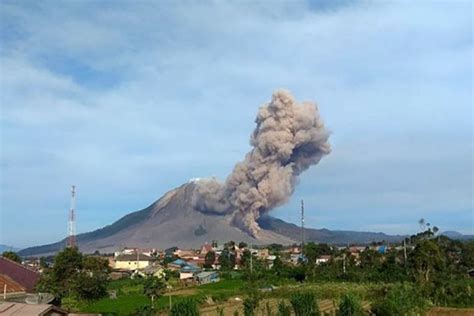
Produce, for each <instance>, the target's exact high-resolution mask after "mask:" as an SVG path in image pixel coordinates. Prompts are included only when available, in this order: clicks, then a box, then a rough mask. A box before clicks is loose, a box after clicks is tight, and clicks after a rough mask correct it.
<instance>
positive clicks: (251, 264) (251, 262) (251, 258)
mask: <svg viewBox="0 0 474 316" xmlns="http://www.w3.org/2000/svg"><path fill="white" fill-rule="evenodd" d="M252 273H253V253H252V244H250V274H252Z"/></svg>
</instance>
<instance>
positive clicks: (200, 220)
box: [20, 182, 295, 256]
mask: <svg viewBox="0 0 474 316" xmlns="http://www.w3.org/2000/svg"><path fill="white" fill-rule="evenodd" d="M193 190H194V183H192V182H190V183H187V184H185V185H183V186H181V187H179V188H177V189H174V190H172V191H169V192H168V193H166V194H165V195H164V196H163V197H162V198H160V199H159V200H158V201H156V202H155V203H153V204H152V205H150V206H149V207H147V208H145V209H143V210H141V211H137V212H134V213H130V214H128V215H126V216H124V217H122V218H121V219H119V220H118V221H116V222H115V223H113V224H111V225H108V226H105V227H104V228H101V229H97V230H95V231H92V232H89V233H85V234H79V235H77V237H76V242H77V244H78V245H79V248H80V250H81V251H83V252H94V251H96V250H98V251H100V252H102V253H104V252H113V251H115V250H117V248H120V247H125V246H129V247H155V248H167V247H172V246H179V247H199V246H200V245H202V244H203V243H205V242H210V241H212V240H219V241H221V242H223V241H229V240H235V241H245V242H248V243H253V244H268V243H272V242H275V243H281V244H290V243H293V242H295V241H294V240H293V239H291V238H289V237H286V236H283V235H279V234H276V233H274V232H272V231H268V230H265V229H263V230H262V231H261V233H260V235H259V239H255V238H253V237H251V236H249V235H248V234H247V233H245V232H243V231H242V230H240V229H238V228H236V227H234V226H232V225H231V224H230V221H231V217H230V216H226V215H210V214H205V213H202V212H199V211H196V210H195V209H194V208H193V207H192V204H193V203H192V194H193ZM65 245H66V239H63V240H61V241H59V242H56V243H53V244H49V245H43V246H37V247H30V248H26V249H23V250H22V251H21V252H20V255H22V256H30V255H40V254H41V255H44V254H50V253H54V252H57V251H58V250H60V249H62V248H63V247H64V246H65Z"/></svg>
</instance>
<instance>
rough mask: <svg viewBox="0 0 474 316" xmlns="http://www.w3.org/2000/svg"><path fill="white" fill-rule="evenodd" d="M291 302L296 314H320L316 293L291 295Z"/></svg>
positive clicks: (300, 315) (312, 315) (303, 315)
mask: <svg viewBox="0 0 474 316" xmlns="http://www.w3.org/2000/svg"><path fill="white" fill-rule="evenodd" d="M290 302H291V305H292V306H293V311H294V312H295V315H296V316H316V315H319V307H318V304H317V303H316V296H315V295H314V293H311V292H305V293H295V294H293V295H292V296H291V299H290Z"/></svg>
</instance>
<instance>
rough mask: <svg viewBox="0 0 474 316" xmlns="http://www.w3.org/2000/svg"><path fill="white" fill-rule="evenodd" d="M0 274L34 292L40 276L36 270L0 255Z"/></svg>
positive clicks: (27, 290)
mask: <svg viewBox="0 0 474 316" xmlns="http://www.w3.org/2000/svg"><path fill="white" fill-rule="evenodd" d="M0 274H3V275H6V276H8V277H9V278H10V279H12V280H13V281H15V282H16V283H18V284H19V285H20V286H22V287H24V288H25V290H26V292H29V293H31V292H34V287H35V285H36V283H37V282H38V280H39V277H40V275H39V273H38V272H35V271H33V270H32V269H30V268H28V267H25V266H24V265H22V264H19V263H17V262H15V261H12V260H10V259H7V258H5V257H2V256H0Z"/></svg>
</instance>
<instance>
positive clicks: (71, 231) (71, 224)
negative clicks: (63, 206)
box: [67, 185, 76, 247]
mask: <svg viewBox="0 0 474 316" xmlns="http://www.w3.org/2000/svg"><path fill="white" fill-rule="evenodd" d="M75 208H76V186H74V185H73V186H72V187H71V209H70V210H69V221H68V225H67V233H68V239H67V246H68V247H75V246H76V216H75V214H74V212H75Z"/></svg>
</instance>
